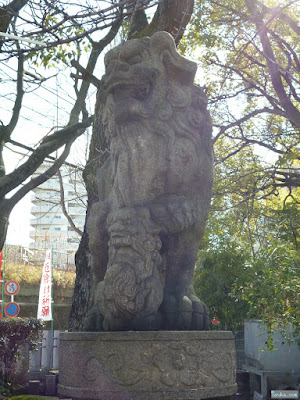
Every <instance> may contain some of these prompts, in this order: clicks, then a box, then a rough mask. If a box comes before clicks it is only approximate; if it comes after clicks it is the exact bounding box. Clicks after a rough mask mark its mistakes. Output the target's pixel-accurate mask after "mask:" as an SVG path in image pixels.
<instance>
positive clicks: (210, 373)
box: [58, 331, 236, 400]
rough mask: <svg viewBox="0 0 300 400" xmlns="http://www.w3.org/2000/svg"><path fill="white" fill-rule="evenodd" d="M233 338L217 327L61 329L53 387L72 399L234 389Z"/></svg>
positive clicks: (174, 398) (132, 399)
mask: <svg viewBox="0 0 300 400" xmlns="http://www.w3.org/2000/svg"><path fill="white" fill-rule="evenodd" d="M235 377H236V358H235V345H234V337H233V335H232V333H231V332H221V331H200V332H197V331H189V332H186V331H176V332H175V331H158V332H132V331H130V332H71V333H70V332H66V333H61V336H60V373H59V386H58V391H59V394H60V395H61V396H66V397H72V399H73V400H195V399H205V398H211V397H224V396H231V395H233V394H234V393H236V381H235Z"/></svg>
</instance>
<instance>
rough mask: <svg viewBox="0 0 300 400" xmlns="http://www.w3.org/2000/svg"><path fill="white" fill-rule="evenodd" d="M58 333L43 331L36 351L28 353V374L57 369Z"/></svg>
mask: <svg viewBox="0 0 300 400" xmlns="http://www.w3.org/2000/svg"><path fill="white" fill-rule="evenodd" d="M59 332H60V331H56V330H55V331H51V330H45V331H43V337H42V339H41V341H40V343H39V346H38V349H37V350H35V351H31V352H30V353H29V371H30V372H39V371H47V370H51V369H54V370H58V369H59Z"/></svg>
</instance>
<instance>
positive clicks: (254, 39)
mask: <svg viewBox="0 0 300 400" xmlns="http://www.w3.org/2000/svg"><path fill="white" fill-rule="evenodd" d="M299 20H300V7H299V2H298V1H287V0H286V1H283V2H281V3H280V4H279V3H278V2H277V1H273V0H263V1H258V0H237V1H226V2H223V1H218V0H216V1H215V0H213V1H205V0H198V1H196V6H195V12H194V15H193V19H192V23H191V29H190V30H189V32H188V33H187V35H186V37H185V38H184V41H182V44H181V49H182V50H183V51H184V50H185V51H186V52H189V53H190V54H191V55H192V54H193V53H194V52H195V50H197V53H198V54H200V57H199V64H200V66H201V67H202V68H203V73H204V76H205V79H204V80H205V84H206V85H207V89H208V97H209V99H210V104H211V110H212V115H213V119H214V125H215V130H214V141H215V142H217V141H222V142H225V143H226V145H227V149H226V153H225V154H223V155H222V157H221V158H220V161H222V160H223V159H224V157H228V156H230V155H234V154H236V153H237V152H238V151H241V150H242V149H244V148H245V147H250V146H253V145H256V149H260V154H262V153H263V154H264V155H265V154H266V153H268V155H271V156H272V157H273V158H272V160H273V161H272V162H271V163H269V164H268V163H265V165H264V169H265V173H264V175H262V174H258V175H257V177H258V186H257V189H261V190H264V189H265V188H266V186H267V187H269V188H270V189H269V191H275V190H276V187H278V186H286V187H290V188H293V187H295V186H299V184H300V179H299V168H297V167H295V165H291V163H290V162H289V161H291V160H297V159H299V140H300V139H299V137H300V136H299V130H300V109H299V100H300V97H299V94H300V81H299V74H300V60H299V53H300V26H299ZM274 159H278V161H277V163H276V164H274ZM241 174H242V171H241ZM261 178H262V180H261Z"/></svg>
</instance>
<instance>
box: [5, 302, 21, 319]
mask: <svg viewBox="0 0 300 400" xmlns="http://www.w3.org/2000/svg"><path fill="white" fill-rule="evenodd" d="M19 310H20V307H19V305H18V304H17V303H14V302H11V303H7V304H6V306H5V308H4V312H5V315H6V316H7V317H16V316H17V315H18V314H19Z"/></svg>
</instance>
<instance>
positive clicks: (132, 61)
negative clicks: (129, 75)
mask: <svg viewBox="0 0 300 400" xmlns="http://www.w3.org/2000/svg"><path fill="white" fill-rule="evenodd" d="M127 62H128V64H130V65H133V64H139V63H140V62H142V57H141V56H133V57H130V58H129V59H128V60H127Z"/></svg>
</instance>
